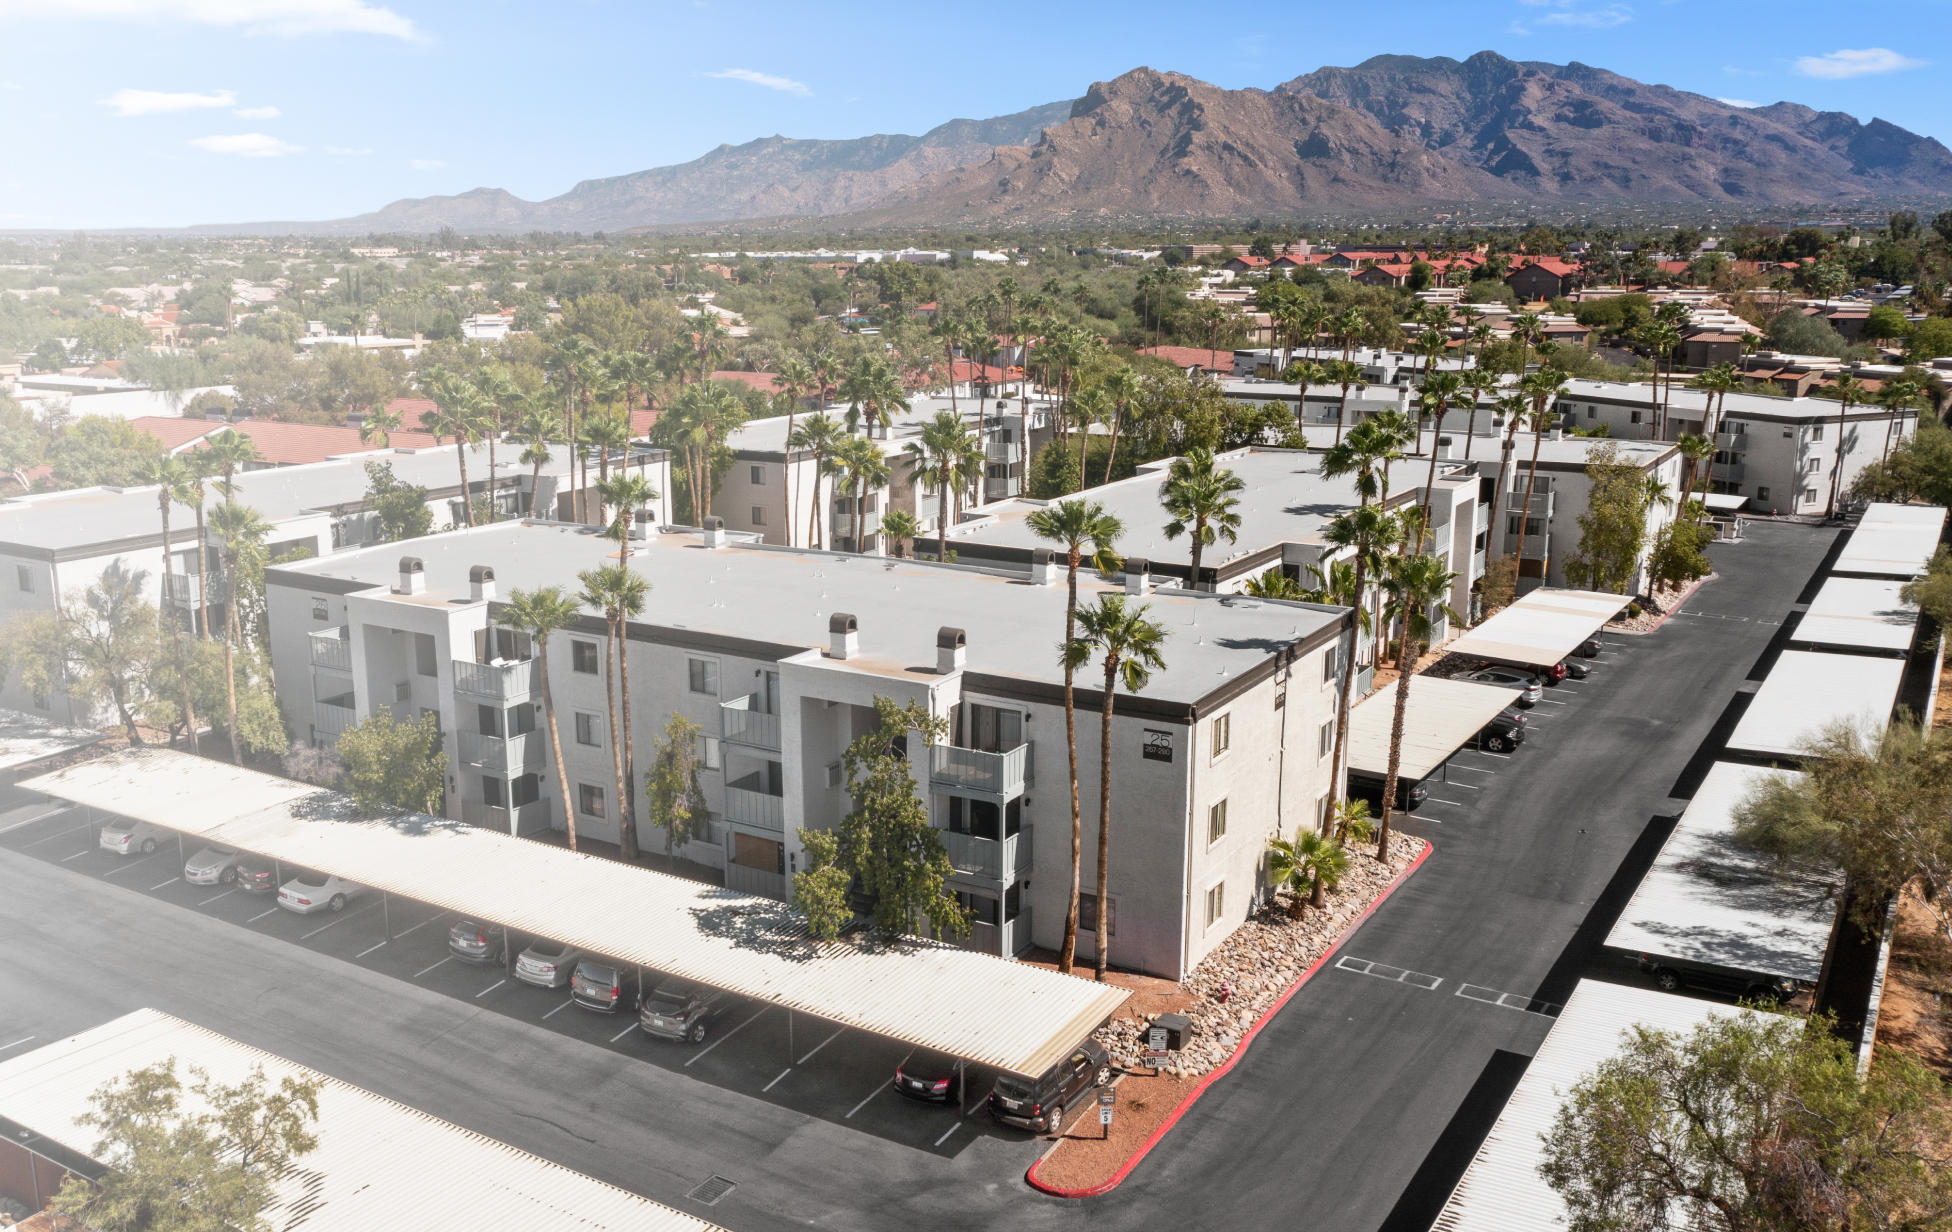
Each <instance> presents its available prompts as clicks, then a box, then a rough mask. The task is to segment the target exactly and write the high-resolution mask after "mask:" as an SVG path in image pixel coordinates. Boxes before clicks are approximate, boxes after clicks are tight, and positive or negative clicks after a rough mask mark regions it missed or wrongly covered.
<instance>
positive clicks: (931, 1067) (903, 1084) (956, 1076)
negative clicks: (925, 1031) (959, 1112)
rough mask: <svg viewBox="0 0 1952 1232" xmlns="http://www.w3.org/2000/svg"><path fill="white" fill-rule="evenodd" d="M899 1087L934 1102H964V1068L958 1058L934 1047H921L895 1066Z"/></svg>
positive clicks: (896, 1085) (899, 1090)
mask: <svg viewBox="0 0 1952 1232" xmlns="http://www.w3.org/2000/svg"><path fill="white" fill-rule="evenodd" d="M895 1090H896V1091H897V1092H898V1093H900V1094H902V1095H906V1096H907V1097H908V1098H910V1099H919V1100H923V1101H925V1102H927V1103H931V1104H959V1103H961V1102H962V1071H961V1070H959V1069H957V1068H956V1059H955V1058H954V1057H952V1056H950V1055H949V1054H948V1053H946V1052H937V1051H936V1050H935V1049H933V1048H917V1049H916V1050H915V1051H914V1052H911V1053H909V1054H908V1059H907V1060H906V1061H903V1062H902V1063H901V1064H900V1065H898V1066H896V1067H895Z"/></svg>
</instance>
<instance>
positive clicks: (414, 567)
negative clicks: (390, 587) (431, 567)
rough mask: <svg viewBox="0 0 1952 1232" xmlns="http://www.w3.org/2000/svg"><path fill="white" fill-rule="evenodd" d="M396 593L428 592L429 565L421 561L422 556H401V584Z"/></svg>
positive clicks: (417, 593) (418, 593)
mask: <svg viewBox="0 0 1952 1232" xmlns="http://www.w3.org/2000/svg"><path fill="white" fill-rule="evenodd" d="M394 593H395V594H402V595H420V594H425V593H427V567H426V566H425V565H423V564H421V563H420V557H418V556H402V557H401V558H400V586H399V589H398V590H396V591H395V592H394Z"/></svg>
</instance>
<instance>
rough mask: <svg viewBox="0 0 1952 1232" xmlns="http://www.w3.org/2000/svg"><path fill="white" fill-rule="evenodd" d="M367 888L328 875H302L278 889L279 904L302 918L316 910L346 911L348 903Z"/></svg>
mask: <svg viewBox="0 0 1952 1232" xmlns="http://www.w3.org/2000/svg"><path fill="white" fill-rule="evenodd" d="M365 892H366V887H365V886H363V885H358V884H356V883H354V882H350V881H345V880H342V879H341V878H338V877H329V876H327V875H325V874H324V873H300V874H298V875H297V876H296V877H293V878H292V879H291V880H290V881H287V882H286V883H285V884H283V885H281V886H279V887H278V905H279V906H280V907H283V908H284V909H285V910H287V911H296V912H297V913H298V914H300V915H311V914H312V913H313V912H315V911H344V910H345V909H346V900H348V899H350V898H352V897H354V896H355V895H359V894H364V893H365Z"/></svg>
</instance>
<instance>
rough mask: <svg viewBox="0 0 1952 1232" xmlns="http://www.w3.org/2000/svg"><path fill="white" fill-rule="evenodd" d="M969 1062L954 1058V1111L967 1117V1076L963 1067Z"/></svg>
mask: <svg viewBox="0 0 1952 1232" xmlns="http://www.w3.org/2000/svg"><path fill="white" fill-rule="evenodd" d="M968 1064H969V1062H967V1061H964V1060H963V1059H962V1058H960V1057H958V1058H956V1111H958V1112H960V1113H962V1114H963V1115H964V1116H968V1115H969V1075H968V1073H967V1072H965V1070H964V1066H966V1065H968Z"/></svg>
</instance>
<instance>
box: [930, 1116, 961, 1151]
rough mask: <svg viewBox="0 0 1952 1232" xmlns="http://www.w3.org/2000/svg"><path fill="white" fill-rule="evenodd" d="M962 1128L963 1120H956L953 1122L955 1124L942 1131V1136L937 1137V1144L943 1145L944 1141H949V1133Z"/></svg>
mask: <svg viewBox="0 0 1952 1232" xmlns="http://www.w3.org/2000/svg"><path fill="white" fill-rule="evenodd" d="M961 1128H962V1122H961V1121H957V1122H956V1123H955V1124H953V1125H951V1126H950V1127H949V1128H948V1129H945V1130H943V1131H942V1136H941V1137H940V1138H937V1139H936V1140H935V1145H937V1146H941V1145H942V1144H943V1143H945V1142H947V1141H948V1140H949V1135H950V1134H953V1133H955V1132H956V1131H957V1130H959V1129H961Z"/></svg>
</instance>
